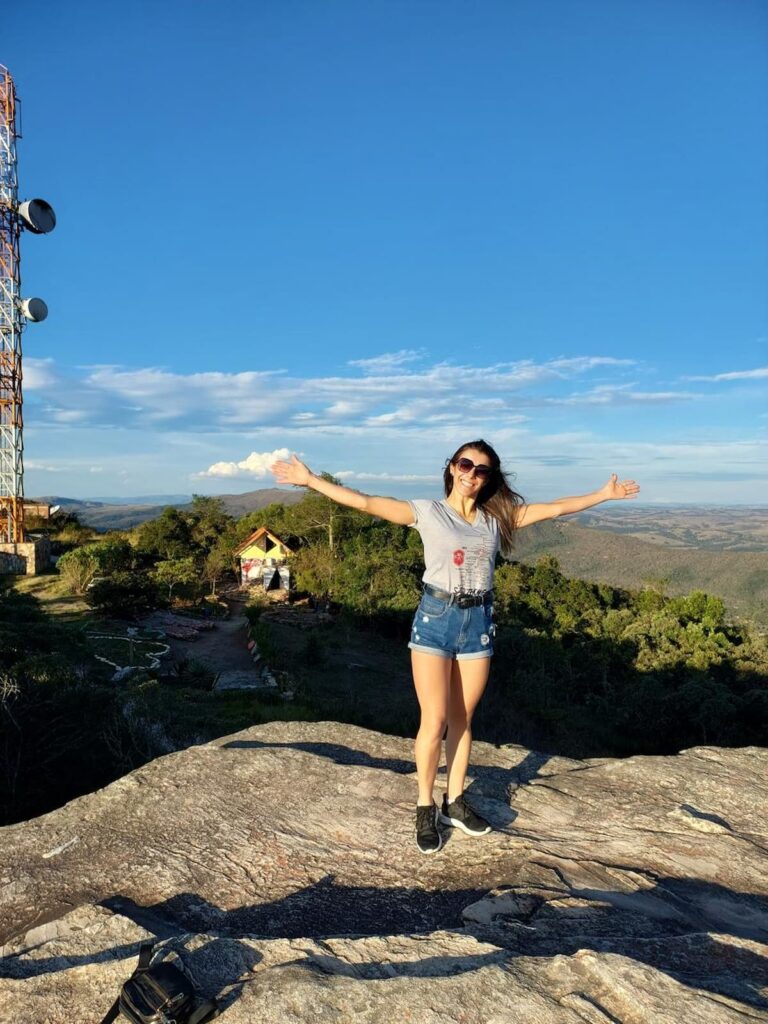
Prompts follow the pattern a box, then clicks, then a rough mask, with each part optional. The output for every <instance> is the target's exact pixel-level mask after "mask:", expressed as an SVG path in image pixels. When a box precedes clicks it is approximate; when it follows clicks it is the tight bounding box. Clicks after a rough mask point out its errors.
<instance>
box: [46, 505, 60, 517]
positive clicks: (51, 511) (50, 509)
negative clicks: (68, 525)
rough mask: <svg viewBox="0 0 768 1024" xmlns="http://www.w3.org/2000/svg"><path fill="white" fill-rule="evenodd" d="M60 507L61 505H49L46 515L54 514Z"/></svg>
mask: <svg viewBox="0 0 768 1024" xmlns="http://www.w3.org/2000/svg"><path fill="white" fill-rule="evenodd" d="M60 508H61V505H51V507H50V508H49V509H48V515H49V516H55V515H56V513H57V512H58V511H59V509H60Z"/></svg>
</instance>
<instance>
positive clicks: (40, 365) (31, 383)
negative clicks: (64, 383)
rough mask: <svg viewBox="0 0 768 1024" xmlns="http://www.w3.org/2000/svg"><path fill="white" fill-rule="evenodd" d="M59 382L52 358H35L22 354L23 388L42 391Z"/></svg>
mask: <svg viewBox="0 0 768 1024" xmlns="http://www.w3.org/2000/svg"><path fill="white" fill-rule="evenodd" d="M58 382H59V378H58V375H57V373H56V369H55V367H54V362H53V359H35V358H34V357H33V356H24V390H25V391H42V390H44V389H45V388H51V387H55V386H56V385H57V384H58Z"/></svg>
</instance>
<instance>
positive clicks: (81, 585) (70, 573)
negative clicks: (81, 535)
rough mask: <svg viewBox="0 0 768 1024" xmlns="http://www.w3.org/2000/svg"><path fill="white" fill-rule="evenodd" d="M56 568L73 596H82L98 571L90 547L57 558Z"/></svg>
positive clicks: (98, 567)
mask: <svg viewBox="0 0 768 1024" xmlns="http://www.w3.org/2000/svg"><path fill="white" fill-rule="evenodd" d="M56 568H57V569H58V571H59V575H60V576H61V578H62V579H63V580H64V582H65V583H66V585H67V587H68V588H69V590H70V591H71V592H72V593H73V594H84V593H85V592H86V590H87V589H88V587H89V585H90V584H91V582H92V581H93V579H94V577H95V576H96V574H97V573H98V572H99V570H100V566H99V559H98V557H97V555H96V553H95V551H94V550H93V546H92V545H86V546H85V547H81V548H73V550H72V551H67V552H66V554H63V555H62V556H61V557H60V558H59V560H58V562H57V563H56Z"/></svg>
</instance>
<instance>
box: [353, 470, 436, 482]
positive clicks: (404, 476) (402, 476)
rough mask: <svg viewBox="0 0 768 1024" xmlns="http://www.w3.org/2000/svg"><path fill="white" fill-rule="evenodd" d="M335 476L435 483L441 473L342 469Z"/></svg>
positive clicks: (354, 478)
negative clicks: (366, 471)
mask: <svg viewBox="0 0 768 1024" xmlns="http://www.w3.org/2000/svg"><path fill="white" fill-rule="evenodd" d="M333 476H335V477H336V478H337V479H338V480H388V481H391V482H397V483H434V482H435V481H436V480H440V479H441V476H440V474H439V473H365V472H363V473H356V472H355V471H354V470H351V469H340V470H338V472H336V473H334V474H333Z"/></svg>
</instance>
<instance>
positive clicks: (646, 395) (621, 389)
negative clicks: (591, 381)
mask: <svg viewBox="0 0 768 1024" xmlns="http://www.w3.org/2000/svg"><path fill="white" fill-rule="evenodd" d="M634 387H635V385H634V384H618V385H616V384H601V385H599V386H597V387H594V388H591V389H590V390H589V391H583V392H581V393H577V394H572V395H568V396H567V397H565V398H548V399H547V400H546V401H547V404H549V405H627V404H628V403H630V402H633V403H648V402H652V403H668V402H692V401H695V400H696V399H699V398H705V397H706V396H705V395H702V394H698V393H697V392H695V391H633V390H632V389H633V388H634Z"/></svg>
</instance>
